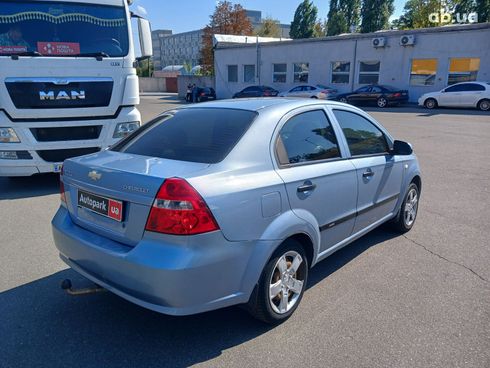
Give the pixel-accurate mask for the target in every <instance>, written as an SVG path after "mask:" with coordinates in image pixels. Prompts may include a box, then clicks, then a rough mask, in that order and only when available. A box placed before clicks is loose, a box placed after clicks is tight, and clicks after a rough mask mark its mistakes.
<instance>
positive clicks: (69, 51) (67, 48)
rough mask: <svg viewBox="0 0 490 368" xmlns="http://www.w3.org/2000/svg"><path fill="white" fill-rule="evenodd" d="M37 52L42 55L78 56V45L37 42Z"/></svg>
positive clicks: (74, 43)
mask: <svg viewBox="0 0 490 368" xmlns="http://www.w3.org/2000/svg"><path fill="white" fill-rule="evenodd" d="M37 51H38V52H39V53H41V54H43V55H78V54H79V53H80V44H79V43H77V42H38V43H37Z"/></svg>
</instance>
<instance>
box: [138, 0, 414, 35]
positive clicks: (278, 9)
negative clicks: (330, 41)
mask: <svg viewBox="0 0 490 368" xmlns="http://www.w3.org/2000/svg"><path fill="white" fill-rule="evenodd" d="M231 2H232V3H234V4H235V3H239V4H241V5H242V6H243V7H244V8H245V9H250V10H261V11H262V18H265V17H267V16H270V17H272V18H274V19H278V20H279V21H280V22H281V23H285V24H289V23H291V21H292V19H293V16H294V11H295V10H296V8H297V7H298V5H299V4H300V3H301V0H240V1H233V0H231ZM405 2H406V0H395V13H394V17H395V18H397V17H398V16H399V15H400V14H401V13H402V11H403V6H404V5H405ZM313 3H314V4H315V5H316V7H317V8H318V16H319V17H320V18H322V19H324V18H326V16H327V13H328V4H329V3H330V1H329V0H313ZM138 5H139V6H142V7H144V8H145V9H146V11H147V12H148V15H147V16H148V19H149V20H150V22H151V28H152V29H153V30H156V29H171V30H172V31H173V33H180V32H186V31H193V30H195V29H199V28H203V27H204V26H205V25H206V24H207V23H208V22H209V16H210V15H211V14H212V13H213V11H214V8H215V6H216V1H215V0H180V1H174V0H135V1H134V5H133V6H138Z"/></svg>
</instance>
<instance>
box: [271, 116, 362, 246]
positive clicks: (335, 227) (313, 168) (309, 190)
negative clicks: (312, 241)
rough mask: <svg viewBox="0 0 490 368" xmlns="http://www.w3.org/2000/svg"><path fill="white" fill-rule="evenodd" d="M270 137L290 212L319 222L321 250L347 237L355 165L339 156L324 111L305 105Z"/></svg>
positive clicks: (352, 213)
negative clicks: (273, 142)
mask: <svg viewBox="0 0 490 368" xmlns="http://www.w3.org/2000/svg"><path fill="white" fill-rule="evenodd" d="M277 131H278V133H277V135H276V138H275V147H274V149H275V157H276V160H277V173H278V174H279V176H280V177H281V178H282V180H283V181H284V183H285V186H286V191H287V195H288V199H289V204H290V206H291V209H292V211H293V212H294V213H295V214H296V216H298V217H299V218H302V219H303V220H305V221H307V222H309V223H313V224H314V225H315V226H318V229H319V231H320V238H321V246H320V255H321V253H322V252H324V255H325V253H326V252H327V251H328V249H329V248H331V247H332V246H334V245H335V244H337V243H339V242H341V241H342V240H344V239H345V238H347V237H348V236H349V235H350V234H351V232H352V228H353V226H354V221H355V213H356V200H357V178H356V169H355V167H354V166H353V164H352V163H351V162H350V161H349V160H345V159H343V158H345V157H343V155H342V152H345V148H342V147H343V146H341V145H340V144H339V140H338V139H337V134H339V132H338V131H337V132H335V128H334V127H333V126H332V124H331V123H330V121H329V119H328V118H327V115H326V112H325V110H323V109H322V108H319V107H308V108H302V109H299V110H296V111H294V112H292V113H289V114H288V115H286V116H285V117H284V118H283V119H282V120H281V123H280V124H279V127H278V129H277Z"/></svg>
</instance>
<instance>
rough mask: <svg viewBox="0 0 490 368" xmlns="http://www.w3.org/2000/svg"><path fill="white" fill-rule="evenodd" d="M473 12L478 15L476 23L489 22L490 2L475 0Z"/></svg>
mask: <svg viewBox="0 0 490 368" xmlns="http://www.w3.org/2000/svg"><path fill="white" fill-rule="evenodd" d="M475 11H476V12H477V13H478V23H483V22H490V0H476V6H475Z"/></svg>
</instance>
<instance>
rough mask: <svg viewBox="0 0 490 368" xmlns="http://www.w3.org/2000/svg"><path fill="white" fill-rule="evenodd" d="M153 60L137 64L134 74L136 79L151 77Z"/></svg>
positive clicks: (145, 60)
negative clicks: (136, 76)
mask: <svg viewBox="0 0 490 368" xmlns="http://www.w3.org/2000/svg"><path fill="white" fill-rule="evenodd" d="M153 70H154V68H153V60H151V59H150V58H148V59H144V60H141V61H139V62H138V65H137V66H136V74H137V75H138V77H151V76H152V75H153Z"/></svg>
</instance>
